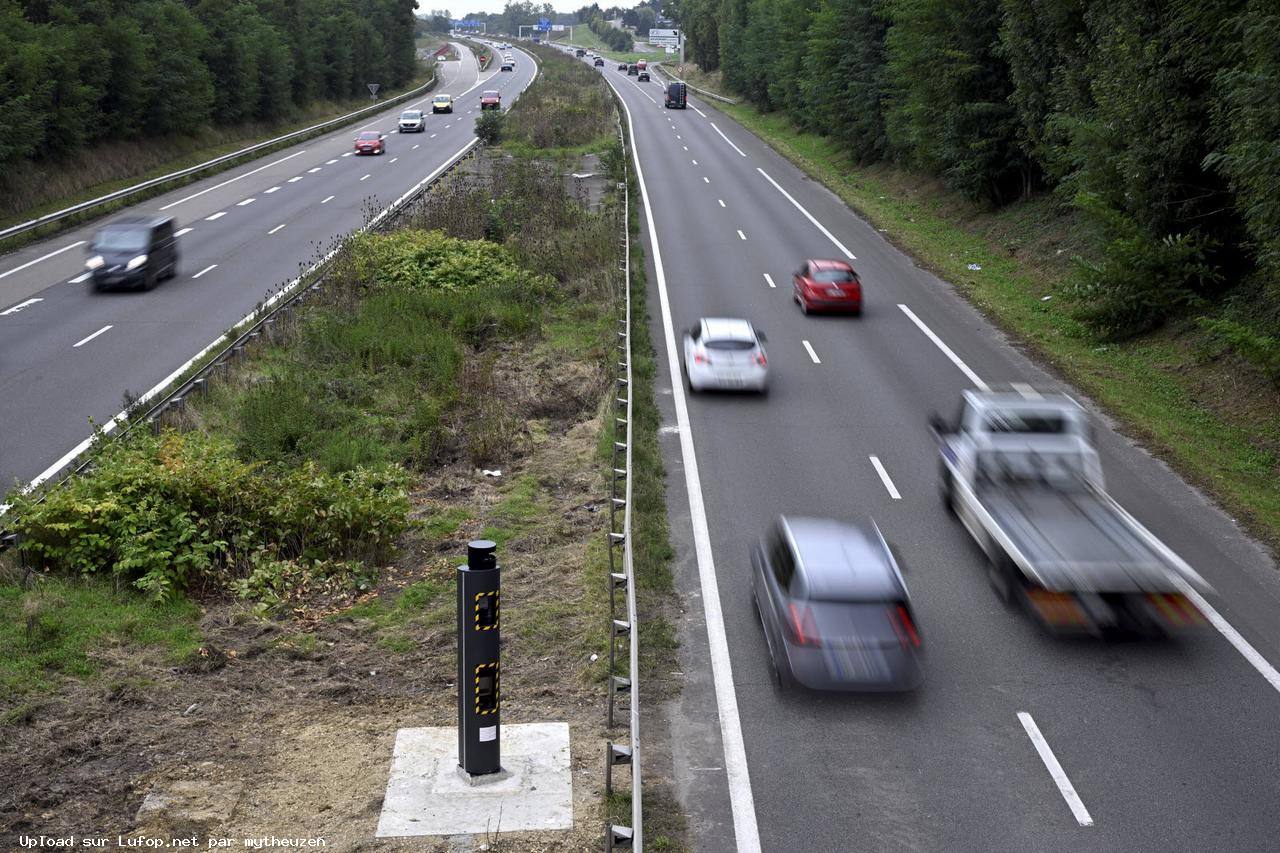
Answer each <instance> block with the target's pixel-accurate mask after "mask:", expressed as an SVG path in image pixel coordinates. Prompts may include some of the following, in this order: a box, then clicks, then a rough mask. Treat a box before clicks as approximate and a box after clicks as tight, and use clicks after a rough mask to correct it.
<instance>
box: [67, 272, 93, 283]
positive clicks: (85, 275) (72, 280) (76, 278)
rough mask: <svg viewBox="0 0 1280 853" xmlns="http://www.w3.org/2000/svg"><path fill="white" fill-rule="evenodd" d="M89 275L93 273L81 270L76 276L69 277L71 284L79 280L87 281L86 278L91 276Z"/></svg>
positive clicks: (79, 281)
mask: <svg viewBox="0 0 1280 853" xmlns="http://www.w3.org/2000/svg"><path fill="white" fill-rule="evenodd" d="M91 275H93V273H89V272H82V273H80V275H78V276H76V277H75V278H73V279H71V284H80V283H81V282H85V281H88V280H89V276H91Z"/></svg>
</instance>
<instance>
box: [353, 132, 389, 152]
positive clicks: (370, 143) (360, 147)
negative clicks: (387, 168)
mask: <svg viewBox="0 0 1280 853" xmlns="http://www.w3.org/2000/svg"><path fill="white" fill-rule="evenodd" d="M386 151H387V142H386V140H385V139H383V138H382V134H381V133H378V131H376V130H366V131H364V132H363V133H361V134H360V135H359V136H357V137H356V154H385V153H386Z"/></svg>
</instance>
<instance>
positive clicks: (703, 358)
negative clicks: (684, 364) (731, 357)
mask: <svg viewBox="0 0 1280 853" xmlns="http://www.w3.org/2000/svg"><path fill="white" fill-rule="evenodd" d="M693 363H694V364H710V363H711V356H709V355H707V354H706V353H701V352H695V353H694V354H693Z"/></svg>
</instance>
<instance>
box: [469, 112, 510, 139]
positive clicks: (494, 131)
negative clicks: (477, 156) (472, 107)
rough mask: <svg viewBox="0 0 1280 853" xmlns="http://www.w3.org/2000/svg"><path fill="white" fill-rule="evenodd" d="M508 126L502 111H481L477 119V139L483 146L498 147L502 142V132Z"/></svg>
mask: <svg viewBox="0 0 1280 853" xmlns="http://www.w3.org/2000/svg"><path fill="white" fill-rule="evenodd" d="M505 124H506V119H505V116H504V114H503V112H502V110H487V111H486V110H481V111H480V117H479V118H477V119H476V138H477V139H479V140H480V143H481V144H482V145H497V144H498V143H499V142H501V141H502V130H503V127H504V125H505Z"/></svg>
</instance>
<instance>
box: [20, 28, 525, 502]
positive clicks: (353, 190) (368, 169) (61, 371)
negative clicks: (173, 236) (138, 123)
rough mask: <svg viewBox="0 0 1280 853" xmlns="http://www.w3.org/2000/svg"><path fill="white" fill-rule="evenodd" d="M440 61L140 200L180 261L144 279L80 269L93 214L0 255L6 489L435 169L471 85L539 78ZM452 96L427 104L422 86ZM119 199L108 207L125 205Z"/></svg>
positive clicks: (453, 141) (503, 85)
mask: <svg viewBox="0 0 1280 853" xmlns="http://www.w3.org/2000/svg"><path fill="white" fill-rule="evenodd" d="M456 47H457V48H458V51H459V54H460V56H461V57H462V59H461V60H458V61H453V62H447V63H441V64H440V65H441V67H440V71H439V73H440V74H441V80H442V82H441V84H440V85H437V86H436V88H435V90H434V91H432V92H430V93H428V94H427V95H425V96H424V97H423V98H422V100H421V101H420V102H407V103H405V104H402V105H400V106H397V107H395V108H393V109H389V110H387V111H386V112H385V113H381V114H378V115H377V116H376V117H371V118H369V119H367V120H366V121H364V122H363V123H361V124H360V125H355V126H350V127H347V128H344V129H342V130H338V131H334V132H333V133H330V134H328V135H326V136H323V137H317V138H315V139H311V140H308V141H306V142H303V143H300V144H299V145H297V146H295V147H293V148H289V149H285V150H282V151H277V152H274V153H273V154H271V155H268V156H266V157H263V158H262V159H260V160H257V161H254V162H251V163H248V164H245V165H242V166H239V167H237V168H236V169H233V170H230V171H227V172H222V173H220V174H218V175H214V176H212V177H210V178H207V179H205V180H203V181H200V182H198V183H194V184H189V185H187V186H185V187H182V188H181V189H178V190H175V191H174V192H172V193H169V194H167V195H163V196H159V197H156V198H152V199H149V200H147V201H146V202H144V203H142V204H140V205H138V206H137V207H136V208H134V209H132V210H130V211H129V212H130V213H133V212H144V213H155V212H165V213H168V214H171V215H173V216H175V217H176V218H177V220H178V228H179V229H180V230H179V232H178V233H179V234H180V235H181V236H180V237H179V251H180V253H181V262H180V266H179V270H178V276H177V277H176V278H174V279H171V280H169V281H166V282H162V283H161V284H160V285H159V286H157V287H156V288H155V289H154V290H152V291H150V292H106V293H95V292H94V291H93V290H92V288H91V286H90V285H89V284H88V283H87V282H86V281H85V278H86V277H85V274H84V273H85V269H84V262H85V257H86V249H87V244H88V241H89V240H90V239H91V237H92V235H93V231H94V228H95V227H96V225H97V223H94V224H88V225H84V226H82V227H79V228H77V229H75V230H73V231H68V232H66V233H63V234H61V235H59V236H57V237H54V238H51V239H49V240H47V241H43V242H41V243H39V244H35V245H31V246H28V247H26V248H24V249H22V250H20V251H18V252H15V253H13V254H10V255H7V256H5V257H3V258H0V495H2V494H3V492H4V491H7V488H8V487H9V486H12V485H13V484H14V483H15V482H27V481H30V480H32V479H33V478H35V477H37V476H38V475H40V474H41V473H42V472H45V471H46V470H47V469H48V468H49V467H50V466H52V465H54V464H55V463H56V462H57V461H58V460H60V459H61V458H63V457H64V456H65V455H66V454H67V453H68V452H69V451H71V450H72V449H73V448H74V447H76V446H77V445H78V444H80V443H81V442H83V441H84V440H85V439H86V438H87V437H88V436H89V435H90V434H91V428H90V419H92V420H93V421H94V422H95V423H97V424H103V423H105V422H107V421H109V420H110V419H111V418H112V417H114V416H115V415H116V414H117V413H119V412H120V410H121V409H122V408H123V405H124V396H125V392H126V391H127V392H131V393H132V394H135V395H136V394H138V393H141V392H145V391H147V390H149V389H151V388H152V387H153V386H155V385H156V384H157V383H159V382H160V381H161V380H162V379H164V378H165V377H167V376H169V375H170V374H171V373H172V372H173V371H174V370H175V369H177V368H178V367H179V366H181V365H182V364H184V363H185V362H186V361H187V360H188V359H190V358H191V357H192V356H194V355H195V354H196V353H197V352H199V351H200V350H201V349H203V348H204V347H205V346H207V345H208V344H209V343H211V342H212V341H213V340H215V339H216V338H217V337H218V336H219V335H221V334H222V333H223V332H225V331H226V330H227V329H228V328H230V327H231V326H232V325H234V324H235V323H237V322H238V321H239V320H240V319H241V318H243V317H244V316H245V315H246V314H248V313H249V312H250V311H252V310H253V308H254V306H255V305H256V304H258V303H259V302H260V301H261V300H262V299H263V298H264V297H265V296H266V295H267V294H268V292H269V291H272V290H274V289H275V288H276V287H278V286H279V285H281V284H283V283H285V282H288V281H291V280H292V279H294V278H295V277H296V276H297V275H298V273H299V272H300V269H301V268H303V267H305V266H307V265H309V264H310V263H312V262H314V261H315V260H316V259H317V258H318V256H319V255H320V254H321V253H322V252H323V251H324V250H327V249H328V248H329V247H330V245H331V244H332V242H333V241H334V239H335V238H337V237H338V236H340V235H344V234H347V233H349V232H350V231H352V230H353V229H355V228H358V227H360V225H362V224H363V223H364V221H365V220H366V214H367V211H369V210H371V209H372V210H381V209H382V208H383V207H385V206H386V205H387V204H389V203H390V202H392V201H394V200H395V199H397V198H399V197H400V196H401V195H403V194H404V193H405V192H406V191H407V190H408V189H409V188H411V187H413V186H414V185H415V184H417V183H418V182H420V181H422V180H423V179H424V178H426V177H427V176H428V175H430V174H432V173H433V172H434V171H436V170H437V169H439V168H440V167H441V166H442V165H443V164H445V163H446V162H447V161H449V160H450V159H451V158H452V157H453V156H454V155H456V154H457V153H458V152H459V151H460V150H462V149H463V148H464V147H465V146H466V145H467V144H468V143H469V142H470V141H471V140H472V139H473V138H474V135H475V134H474V127H475V119H476V117H477V116H478V115H479V112H480V93H481V91H483V90H485V89H498V90H499V91H500V92H501V93H502V98H503V103H504V106H505V105H506V104H508V103H510V101H511V100H512V99H513V98H514V96H515V95H516V94H517V93H519V92H520V91H522V90H523V89H524V88H525V87H526V86H527V85H528V84H529V83H530V82H531V81H532V79H533V76H534V73H535V66H534V62H533V59H532V58H530V57H529V56H528V55H527V54H523V53H521V54H520V55H519V56H518V57H517V63H516V68H515V71H514V72H500V71H498V70H497V68H498V63H496V62H495V63H493V64H492V66H491V68H492V70H490V71H485V72H481V71H480V70H479V68H478V66H477V63H476V60H475V57H474V56H472V54H471V53H470V51H468V50H467V49H466V48H464V47H463V46H462V45H456ZM437 94H451V95H453V96H454V99H455V101H454V112H453V113H452V114H449V113H442V114H440V115H432V114H431V113H430V102H431V98H432V97H434V96H435V95H437ZM410 108H425V109H426V115H427V128H426V130H425V131H424V132H423V133H408V134H403V135H401V134H399V133H397V132H396V127H397V119H398V118H399V115H400V112H401V110H404V109H410ZM361 130H380V131H382V132H383V133H385V134H387V153H386V154H383V155H381V156H356V155H355V154H353V153H352V151H353V147H354V146H353V144H352V139H353V138H354V137H355V135H356V134H357V133H358V132H359V131H361ZM119 215H121V214H119V213H117V214H114V216H119Z"/></svg>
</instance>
